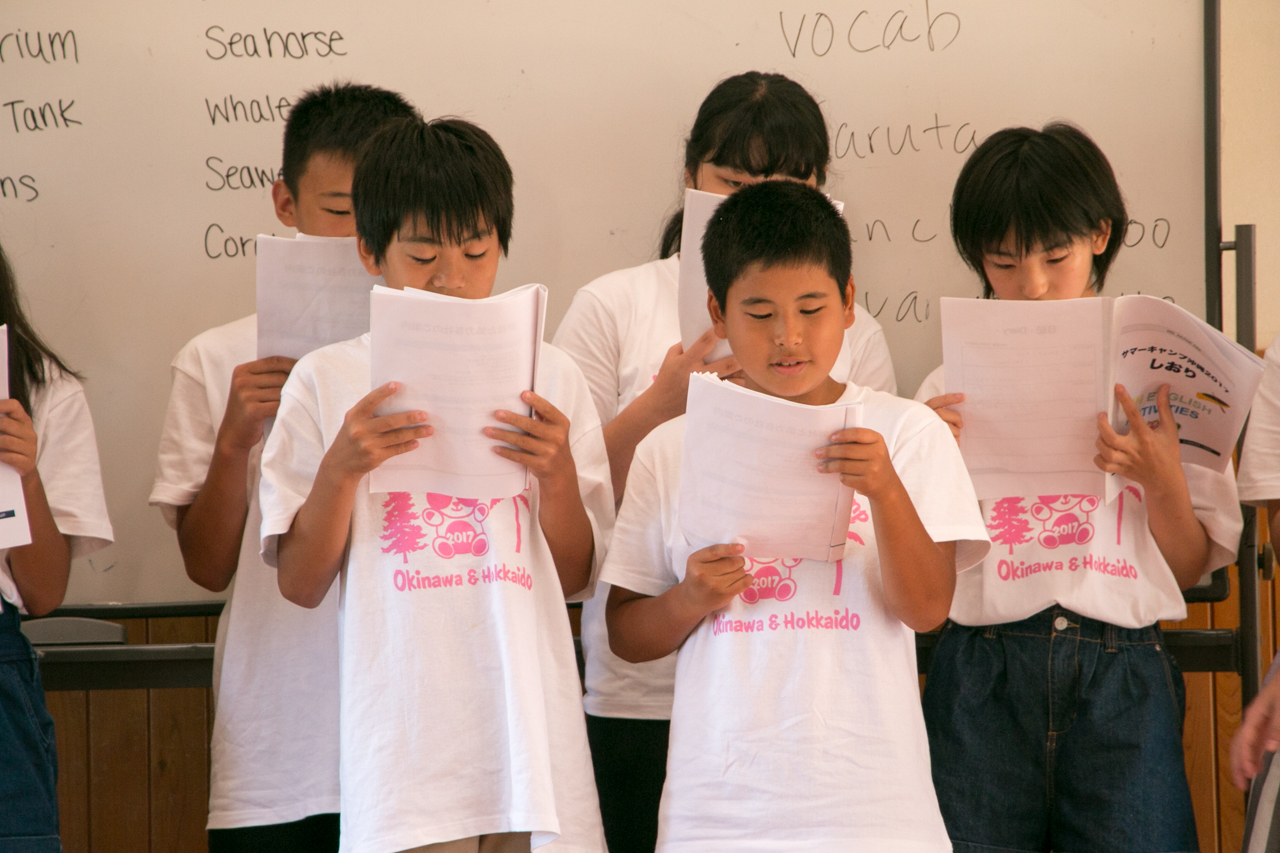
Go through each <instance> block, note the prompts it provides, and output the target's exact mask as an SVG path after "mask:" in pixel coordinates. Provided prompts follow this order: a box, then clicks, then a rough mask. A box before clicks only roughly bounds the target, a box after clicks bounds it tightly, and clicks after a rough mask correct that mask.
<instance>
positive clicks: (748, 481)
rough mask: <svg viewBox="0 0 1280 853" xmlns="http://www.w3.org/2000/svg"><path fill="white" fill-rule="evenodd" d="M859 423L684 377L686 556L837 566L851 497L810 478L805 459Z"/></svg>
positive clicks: (847, 413) (853, 408)
mask: <svg viewBox="0 0 1280 853" xmlns="http://www.w3.org/2000/svg"><path fill="white" fill-rule="evenodd" d="M861 421H862V404H861V403H843V404H841V403H836V404H833V405H830V406H805V405H801V404H799V403H792V402H789V401H787V400H779V399H778V398H776V397H769V396H766V395H764V394H759V393H756V392H755V391H748V390H747V389H745V388H741V387H739V386H737V385H734V384H733V383H731V382H722V381H721V380H719V379H717V378H716V377H714V376H712V375H711V374H707V373H697V374H694V375H693V376H691V377H689V400H688V406H687V408H686V411H685V429H684V458H683V461H682V462H681V466H680V530H681V532H682V533H684V536H685V538H686V539H687V540H688V541H689V543H690V544H691V545H693V546H694V547H695V548H705V547H707V546H708V545H715V544H719V543H727V542H741V543H743V544H745V545H746V552H745V556H748V557H752V558H761V557H764V558H769V559H774V558H782V557H786V558H802V559H809V560H821V561H822V562H826V563H831V562H835V561H836V560H839V559H840V558H841V557H842V556H843V554H844V546H845V541H846V536H847V534H848V532H849V515H850V511H851V509H852V506H853V489H851V488H849V487H848V486H845V485H844V484H843V483H841V482H840V478H839V477H838V476H836V475H834V474H823V473H821V472H819V471H818V469H817V459H816V458H815V457H814V455H813V452H814V451H815V450H817V449H818V448H819V447H822V446H823V445H826V444H829V443H830V436H831V434H832V433H834V432H838V431H839V430H842V429H850V428H853V427H857V426H858V425H859V424H860V423H861Z"/></svg>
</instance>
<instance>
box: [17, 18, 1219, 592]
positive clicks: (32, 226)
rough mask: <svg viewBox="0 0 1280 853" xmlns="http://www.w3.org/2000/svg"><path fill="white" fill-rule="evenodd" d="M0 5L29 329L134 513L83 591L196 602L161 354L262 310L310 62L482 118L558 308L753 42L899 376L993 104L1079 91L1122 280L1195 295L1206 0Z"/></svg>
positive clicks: (1028, 113) (947, 252)
mask: <svg viewBox="0 0 1280 853" xmlns="http://www.w3.org/2000/svg"><path fill="white" fill-rule="evenodd" d="M5 13H6V14H5V16H4V19H3V25H2V29H3V31H0V80H2V81H3V94H4V97H3V98H2V99H0V103H3V104H4V105H3V106H2V107H0V242H2V243H3V245H4V246H5V248H6V250H7V251H8V252H9V254H10V257H11V259H12V261H13V262H14V266H15V268H16V271H17V274H18V280H19V283H20V285H21V287H22V289H23V291H24V294H25V298H26V301H27V304H28V306H29V308H30V311H31V314H32V317H33V319H34V321H35V323H36V325H37V327H38V328H39V329H40V330H41V332H42V333H43V334H44V335H45V336H46V338H47V339H48V341H49V342H50V343H51V344H52V346H53V347H54V348H55V349H56V350H57V351H58V352H59V353H60V354H62V355H63V356H64V357H65V358H66V359H67V360H68V361H69V363H70V364H71V365H72V366H73V367H75V368H77V369H80V370H82V371H83V372H84V374H85V375H86V377H87V383H86V387H87V391H88V396H89V401H90V404H91V406H92V410H93V415H94V420H95V422H96V424H97V430H98V441H99V446H100V448H101V451H102V463H103V464H102V468H103V477H104V480H105V483H106V490H107V503H108V507H109V509H110V512H111V518H112V521H113V523H114V525H115V531H116V540H117V541H116V544H115V545H113V546H111V547H110V548H109V549H107V550H104V551H102V552H99V553H98V554H95V555H93V556H92V557H91V558H88V559H85V560H78V561H77V563H76V565H75V567H74V570H73V573H72V579H71V586H70V591H69V593H68V598H67V600H68V601H69V602H87V601H105V600H117V601H163V600H177V599H195V598H202V597H207V594H206V593H203V591H201V590H199V589H198V588H197V587H196V586H195V585H193V584H191V583H190V582H189V581H187V580H186V578H185V575H184V573H183V571H182V566H181V560H180V558H179V555H178V550H177V546H176V542H175V537H174V535H173V533H172V532H171V531H170V530H169V529H168V528H167V527H166V526H165V525H164V523H163V521H162V519H161V517H160V514H159V512H158V511H156V510H154V509H151V508H148V507H147V505H146V502H147V495H148V493H149V491H150V487H151V480H152V477H153V473H154V467H155V453H156V446H157V443H158V439H159V432H160V426H161V422H162V418H163V414H164V408H165V403H166V400H167V397H168V391H169V362H170V360H171V358H172V357H173V355H174V354H175V353H176V352H177V350H178V349H179V347H181V346H182V345H183V343H185V342H186V341H187V340H189V339H190V338H191V337H193V336H194V335H196V334H197V333H199V332H201V331H203V330H205V329H207V328H210V327H212V326H215V325H218V324H221V323H225V322H229V321H231V320H233V319H236V318H238V317H241V316H243V315H245V314H248V313H250V312H251V311H252V310H253V305H254V257H253V246H252V238H253V236H254V235H255V234H257V233H259V232H264V233H275V234H281V235H284V234H288V233H290V232H289V229H285V228H283V227H281V226H280V224H279V223H278V222H277V221H276V219H275V217H274V215H273V213H272V209H271V204H270V196H269V192H268V190H267V186H269V183H270V180H271V179H272V178H274V176H275V173H276V170H277V169H278V168H279V162H280V145H281V133H282V129H283V115H282V112H283V111H284V110H287V107H288V104H287V102H288V101H289V100H292V99H293V98H295V97H296V96H297V95H298V94H299V93H300V92H301V91H302V90H304V89H306V88H308V87H310V86H313V85H316V84H318V83H321V82H328V81H332V80H335V79H349V80H355V81H358V82H365V83H372V84H376V85H380V86H384V87H387V88H390V89H394V90H398V91H401V92H403V93H404V94H405V95H406V96H407V97H409V98H410V99H411V100H412V101H413V102H414V103H415V104H416V105H417V106H418V107H419V108H420V109H421V110H422V112H423V113H424V114H425V115H427V116H437V115H443V114H454V115H460V116H464V117H466V118H468V119H471V120H473V121H476V122H478V123H479V124H481V125H482V126H483V127H485V128H486V129H487V130H489V131H490V132H491V133H492V134H493V135H494V137H495V138H496V139H497V140H498V142H499V143H500V144H501V145H502V147H503V148H504V150H505V151H506V154H507V156H508V158H509V159H510V161H511V164H512V167H513V169H514V172H515V176H516V190H515V192H516V217H515V229H514V238H513V240H512V243H511V254H510V257H509V259H508V260H506V261H505V262H504V263H503V264H502V266H501V268H500V272H499V277H498V281H499V287H500V289H503V288H509V287H512V286H515V285H519V284H524V283H526V282H530V281H538V282H542V283H544V284H546V285H547V286H548V288H549V289H550V302H549V312H548V314H549V316H548V334H549V335H550V333H552V332H553V331H554V329H555V327H556V325H557V324H558V322H559V320H560V318H561V317H562V316H563V314H564V311H565V309H566V308H568V306H569V303H570V301H571V300H572V298H573V294H574V292H575V290H576V289H577V288H578V287H580V286H582V285H583V284H586V283H587V282H588V281H590V280H592V279H593V278H595V277H596V276H599V275H601V274H603V273H606V272H609V271H610V270H614V269H618V268H621V267H626V266H633V265H636V264H639V263H643V262H645V261H647V260H650V259H651V258H653V257H654V254H655V250H656V245H657V240H658V235H659V232H660V230H661V226H662V223H663V221H664V219H665V217H666V216H667V215H668V214H670V213H671V212H672V211H673V210H674V209H675V207H676V205H677V203H678V199H679V192H680V187H681V175H680V170H681V166H682V159H683V140H684V137H685V136H686V134H687V133H688V130H689V127H690V125H691V124H692V121H693V118H694V115H695V113H696V111H697V108H698V105H699V103H700V102H701V100H702V98H703V97H704V96H705V95H706V93H707V92H708V91H709V90H710V89H711V87H712V86H713V85H714V84H715V82H716V81H718V80H720V79H721V78H723V77H725V76H728V75H731V74H735V73H738V72H741V71H745V70H751V69H758V70H765V71H778V72H782V73H784V74H787V75H789V76H791V77H793V78H794V79H796V80H798V81H799V82H801V83H802V84H803V85H805V86H806V87H807V88H808V89H809V90H810V91H811V92H813V94H814V95H815V96H816V97H817V98H818V100H819V102H820V103H821V104H822V107H823V110H824V112H825V114H826V117H827V120H828V122H829V124H830V129H831V132H832V145H833V148H834V158H833V160H832V170H831V174H830V178H829V180H828V191H829V192H830V193H831V195H832V196H833V197H834V198H837V199H841V200H843V201H844V203H845V215H846V217H847V219H848V222H849V225H850V228H851V230H852V233H853V237H854V239H855V241H856V242H855V244H854V247H853V248H854V275H855V280H856V283H857V286H858V295H857V298H858V300H859V302H861V303H863V304H864V305H866V306H867V307H869V308H870V310H871V312H872V313H873V314H874V315H875V316H876V317H878V319H879V322H880V323H881V324H882V325H883V326H884V329H885V333H886V335H887V337H888V341H889V346H890V349H891V351H892V354H893V358H894V362H895V365H896V367H897V371H898V378H899V385H900V388H901V390H902V392H903V393H906V394H909V393H911V392H913V391H914V390H915V388H916V386H917V385H918V384H919V382H920V380H921V379H922V378H923V377H924V375H925V374H926V373H927V372H928V371H929V370H930V369H932V368H933V367H934V366H935V365H936V364H938V363H939V361H940V359H941V346H940V341H939V333H938V322H937V319H938V318H937V305H938V298H939V297H941V296H972V295H975V294H976V293H977V292H978V284H977V281H976V279H975V277H974V275H973V274H972V273H970V272H969V271H967V270H966V269H965V268H964V267H963V266H962V265H961V263H960V261H959V260H958V258H957V256H956V254H955V251H954V249H953V248H952V245H951V241H950V238H949V234H948V230H947V228H948V224H947V204H948V201H949V198H950V192H951V187H952V184H953V182H954V180H955V177H956V174H957V172H958V171H959V168H960V165H961V163H962V162H963V161H964V158H965V157H966V155H967V152H968V151H969V150H971V149H972V147H973V146H974V145H975V144H976V143H977V142H979V141H981V140H982V139H983V138H984V137H985V136H986V135H987V134H989V133H991V132H992V131H994V130H997V129H999V128H1001V127H1004V126H1007V125H1012V124H1029V125H1033V126H1039V125H1041V124H1043V123H1044V122H1046V121H1048V120H1050V119H1053V118H1066V119H1070V120H1072V121H1074V122H1076V123H1078V124H1079V125H1081V126H1082V127H1084V128H1085V129H1086V130H1087V131H1088V132H1089V133H1091V134H1092V135H1093V136H1094V138H1095V139H1096V140H1097V141H1098V143H1099V144H1100V145H1101V147H1102V149H1103V150H1104V151H1105V152H1106V153H1107V154H1108V155H1109V157H1110V159H1111V161H1112V163H1113V164H1114V166H1115V168H1116V170H1117V172H1118V174H1119V179H1120V183H1121V187H1122V188H1123V190H1124V192H1125V195H1126V198H1127V201H1128V204H1129V207H1130V211H1131V215H1132V217H1133V219H1134V220H1135V224H1133V225H1131V226H1130V233H1129V235H1128V241H1129V242H1130V243H1132V244H1133V245H1132V246H1131V247H1130V248H1127V249H1125V250H1124V251H1122V252H1121V253H1120V255H1119V258H1118V260H1117V262H1116V264H1115V266H1114V268H1113V272H1112V274H1111V277H1110V284H1109V287H1108V292H1109V293H1111V294H1112V295H1119V294H1121V293H1137V292H1143V293H1150V294H1155V295H1158V296H1167V297H1169V298H1172V299H1174V300H1175V301H1177V302H1178V303H1179V304H1180V305H1183V306H1185V307H1187V308H1188V309H1190V310H1192V311H1193V312H1195V313H1197V314H1198V315H1200V316H1203V313H1204V296H1203V294H1204V269H1205V264H1204V258H1205V255H1204V251H1205V249H1204V242H1203V241H1204V230H1203V229H1204V215H1205V205H1204V125H1203V109H1204V108H1203V103H1204V94H1203V86H1204V84H1203V59H1202V51H1203V47H1202V41H1203V32H1204V29H1203V20H1202V9H1201V4H1200V3H1199V2H1191V0H1130V2H1126V3H1122V4H1121V3H1115V2H1112V0H1073V2H1068V0H1055V2H1026V0H927V2H926V0H884V2H881V1H880V0H864V2H862V3H858V4H836V3H831V4H825V5H824V4H822V3H817V4H815V3H811V2H790V0H773V2H761V1H760V0H735V2H719V3H716V2H707V0H645V2H631V3H611V4H601V3H591V2H583V1H582V0H557V2H554V3H546V2H543V3H538V2H528V0H525V1H524V2H518V0H491V1H490V2H487V3H485V4H478V3H471V2H454V3H442V2H436V3H418V2H409V0H400V1H399V2H395V1H394V0H386V2H379V3H351V2H349V0H347V2H335V0H308V2H301V0H276V2H272V3H269V4H266V3H261V2H247V0H205V2H196V0H165V1H164V2H161V1H160V0H147V2H134V3H129V4H101V3H91V2H87V0H80V2H73V1H72V0H68V2H63V3H58V4H50V3H35V2H27V3H22V4H16V3H14V4H7V6H6V9H5ZM237 34H239V35H238V36H237ZM255 53H256V55H253V54H255ZM282 108H283V109H282ZM224 116H225V118H224ZM241 167H244V168H241ZM228 169H234V171H233V172H232V173H231V175H230V176H228Z"/></svg>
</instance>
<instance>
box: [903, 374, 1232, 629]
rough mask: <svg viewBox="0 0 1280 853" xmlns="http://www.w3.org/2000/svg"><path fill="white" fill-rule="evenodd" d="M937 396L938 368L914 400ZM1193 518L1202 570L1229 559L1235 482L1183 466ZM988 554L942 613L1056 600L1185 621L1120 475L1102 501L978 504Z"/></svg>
mask: <svg viewBox="0 0 1280 853" xmlns="http://www.w3.org/2000/svg"><path fill="white" fill-rule="evenodd" d="M943 393H945V392H944V390H943V371H942V368H941V367H939V368H938V369H937V370H934V371H933V372H932V373H930V374H929V375H928V376H927V377H925V380H924V382H923V383H922V384H921V386H920V390H919V391H918V392H917V393H916V399H917V400H920V401H922V402H923V401H925V400H928V399H929V398H931V397H936V396H938V395H940V394H943ZM1182 472H1183V474H1184V475H1185V476H1186V478H1187V487H1188V489H1189V490H1190V492H1191V505H1192V508H1193V509H1194V510H1195V514H1196V518H1198V519H1199V520H1200V523H1201V524H1203V525H1204V529H1205V532H1206V533H1207V534H1208V535H1209V559H1208V560H1207V561H1206V563H1205V566H1204V571H1205V572H1210V571H1213V570H1214V569H1216V568H1219V567H1220V566H1225V565H1227V564H1229V563H1231V562H1233V561H1234V560H1235V558H1236V547H1237V545H1238V544H1239V541H1240V531H1241V528H1242V527H1243V520H1242V519H1241V517H1240V504H1239V499H1238V498H1237V497H1236V481H1235V477H1234V476H1233V475H1232V473H1231V469H1230V468H1228V469H1227V471H1226V473H1224V474H1218V473H1215V472H1213V471H1210V470H1209V469H1208V468H1203V467H1201V466H1199V465H1189V464H1186V463H1183V465H1182ZM982 517H983V520H984V521H985V522H986V524H987V530H988V532H989V533H990V535H991V541H992V546H991V553H989V554H988V555H987V558H986V560H984V561H983V563H982V565H980V566H974V567H973V568H972V569H970V570H969V571H967V572H962V573H961V574H960V576H959V577H958V578H956V594H955V598H954V599H952V602H951V618H952V619H954V620H955V621H956V622H959V623H960V624H961V625H998V624H1001V623H1004V622H1017V621H1019V620H1021V619H1026V618H1027V617H1028V616H1031V615H1033V614H1035V613H1039V612H1040V611H1041V610H1044V609H1045V608H1046V607H1050V606H1052V605H1054V604H1055V603H1056V604H1060V605H1062V606H1063V607H1066V608H1067V609H1069V610H1073V611H1075V612H1076V613H1079V614H1080V615H1081V616H1087V617H1089V618H1091V619H1098V620H1100V621H1103V622H1109V623H1111V624H1112V625H1118V626H1120V627H1121V628H1143V627H1145V626H1147V625H1150V624H1152V623H1154V622H1156V621H1157V620H1160V619H1169V620H1174V621H1177V620H1180V619H1185V618H1187V605H1186V602H1185V601H1184V600H1183V598H1182V593H1181V591H1180V590H1179V589H1178V582H1177V580H1176V579H1175V578H1174V576H1173V570H1172V569H1170V568H1169V564H1168V563H1167V562H1166V561H1165V559H1164V555H1163V554H1161V553H1160V548H1159V547H1158V546H1157V545H1156V541H1155V537H1153V536H1152V535H1151V528H1150V527H1149V526H1148V522H1147V508H1146V501H1145V500H1144V490H1143V488H1142V487H1141V486H1139V485H1138V484H1137V483H1133V482H1130V481H1128V480H1126V481H1124V487H1123V488H1122V489H1121V492H1120V495H1119V496H1118V497H1117V498H1116V499H1115V500H1114V501H1112V502H1111V504H1110V505H1108V504H1106V503H1104V502H1103V499H1102V496H1100V495H1022V496H1017V497H1007V498H1001V499H999V500H984V501H982Z"/></svg>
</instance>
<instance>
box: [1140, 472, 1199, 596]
mask: <svg viewBox="0 0 1280 853" xmlns="http://www.w3.org/2000/svg"><path fill="white" fill-rule="evenodd" d="M1178 473H1179V474H1181V473H1182V470H1181V468H1179V469H1178ZM1146 502H1147V527H1148V528H1150V530H1151V536H1152V538H1153V539H1155V540H1156V546H1157V547H1158V548H1159V549H1160V553H1161V554H1162V555H1163V556H1164V560H1165V562H1166V563H1168V564H1169V568H1170V569H1172V570H1173V577H1174V579H1175V580H1177V582H1178V588H1179V589H1189V588H1191V587H1193V586H1195V585H1196V584H1197V583H1198V582H1199V581H1200V577H1201V576H1202V575H1203V574H1204V570H1205V568H1206V565H1205V564H1206V563H1208V562H1209V534H1207V533H1206V532H1205V529H1204V525H1203V524H1201V523H1200V519H1198V518H1196V513H1195V509H1194V508H1193V507H1192V505H1191V492H1190V490H1189V489H1188V488H1187V481H1186V478H1185V477H1182V476H1179V477H1177V478H1176V480H1174V481H1173V482H1170V483H1169V484H1167V485H1165V486H1163V487H1161V488H1148V489H1147V490H1146Z"/></svg>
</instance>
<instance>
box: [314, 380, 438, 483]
mask: <svg viewBox="0 0 1280 853" xmlns="http://www.w3.org/2000/svg"><path fill="white" fill-rule="evenodd" d="M399 390H400V386H399V385H398V384H396V383H395V382H388V383H387V384H386V385H383V386H381V387H379V388H374V389H373V390H372V391H370V392H369V393H368V394H366V395H365V396H364V397H363V398H362V399H361V400H360V402H358V403H356V404H355V405H354V406H352V407H351V409H350V410H349V411H348V412H347V414H346V416H345V417H344V418H343V420H342V429H341V430H339V431H338V435H337V436H336V437H335V438H334V440H333V444H331V445H329V449H328V450H327V451H325V454H324V462H325V465H326V466H327V467H328V468H329V470H330V471H332V472H333V473H334V474H336V475H337V476H339V477H343V478H351V479H353V480H358V479H359V478H361V477H363V476H364V475H365V474H368V473H369V472H370V471H373V470H375V469H376V468H378V467H379V466H381V465H382V464H383V463H384V462H386V461H387V460H388V459H391V458H392V457H394V456H399V455H401V454H403V453H408V452H409V451H411V450H416V449H417V448H418V444H419V442H418V439H421V438H427V437H428V436H430V435H431V433H432V432H433V430H432V428H431V426H430V425H428V424H424V423H423V422H424V421H426V420H427V413H426V412H399V413H397V414H392V415H383V416H381V417H379V416H377V415H375V414H374V412H375V410H376V409H377V408H378V406H380V405H382V404H383V403H384V402H386V401H387V400H388V399H389V398H390V397H391V396H392V395H393V394H395V393H396V392H397V391H399Z"/></svg>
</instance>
